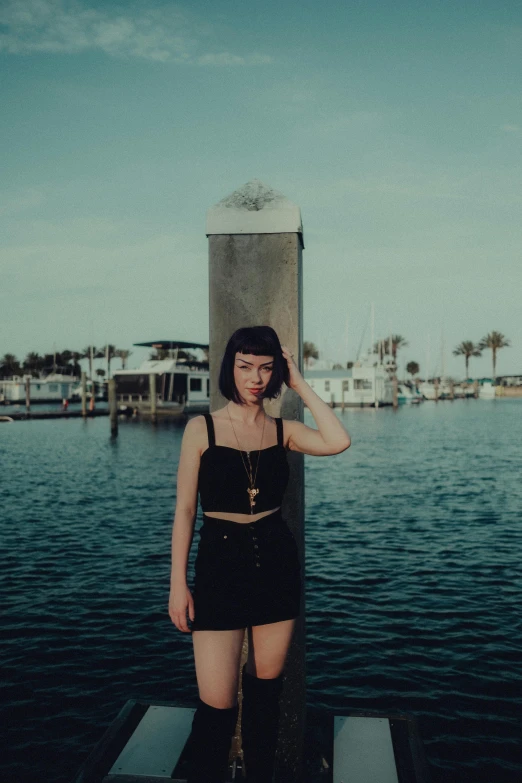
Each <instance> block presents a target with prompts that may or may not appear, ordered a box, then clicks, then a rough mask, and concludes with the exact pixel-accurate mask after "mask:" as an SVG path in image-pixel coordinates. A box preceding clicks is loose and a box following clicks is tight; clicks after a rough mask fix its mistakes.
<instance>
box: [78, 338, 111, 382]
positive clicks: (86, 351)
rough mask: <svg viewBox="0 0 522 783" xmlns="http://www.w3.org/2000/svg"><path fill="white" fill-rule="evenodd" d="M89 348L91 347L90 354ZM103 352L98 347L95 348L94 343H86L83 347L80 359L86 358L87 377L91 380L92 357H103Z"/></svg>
mask: <svg viewBox="0 0 522 783" xmlns="http://www.w3.org/2000/svg"><path fill="white" fill-rule="evenodd" d="M91 348H92V354H91ZM104 355H105V354H104V353H103V351H102V350H100V349H99V348H95V347H94V345H92V346H91V345H88V346H87V348H84V349H83V352H82V354H81V358H82V359H88V360H89V378H90V379H91V380H92V377H93V376H92V364H93V359H103V357H104Z"/></svg>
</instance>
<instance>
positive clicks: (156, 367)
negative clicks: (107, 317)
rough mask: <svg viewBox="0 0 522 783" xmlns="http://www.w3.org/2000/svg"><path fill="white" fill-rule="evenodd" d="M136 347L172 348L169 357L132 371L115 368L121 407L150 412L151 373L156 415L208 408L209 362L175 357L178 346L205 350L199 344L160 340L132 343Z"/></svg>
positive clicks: (146, 362) (145, 362) (144, 364)
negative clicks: (171, 355)
mask: <svg viewBox="0 0 522 783" xmlns="http://www.w3.org/2000/svg"><path fill="white" fill-rule="evenodd" d="M134 344H135V345H139V346H147V347H151V348H156V349H161V350H166V351H172V352H173V353H174V356H173V357H171V358H168V359H148V360H146V361H144V362H142V363H141V365H140V366H139V367H137V368H136V369H134V370H116V371H115V372H114V375H113V378H114V380H115V381H116V399H117V402H118V406H119V409H120V410H123V409H124V408H126V409H127V408H129V409H132V410H136V409H137V411H138V412H139V413H149V412H150V401H151V400H150V376H151V375H154V376H155V385H156V412H157V414H158V415H168V416H180V415H181V414H183V413H200V412H206V411H208V410H209V406H210V380H209V371H208V362H206V361H197V360H185V359H179V360H178V359H177V355H178V351H179V349H180V348H182V349H185V348H187V349H188V348H200V349H208V345H204V344H201V343H186V342H179V341H178V342H176V341H162V342H154V343H134Z"/></svg>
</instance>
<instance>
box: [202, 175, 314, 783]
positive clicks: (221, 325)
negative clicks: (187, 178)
mask: <svg viewBox="0 0 522 783" xmlns="http://www.w3.org/2000/svg"><path fill="white" fill-rule="evenodd" d="M264 187H265V186H264ZM242 190H244V189H242ZM248 192H249V191H248V189H247V192H246V196H248ZM239 193H240V195H239V196H237V198H236V197H235V198H231V197H228V203H229V204H230V206H229V207H224V208H225V209H230V210H231V212H232V213H234V214H230V215H227V216H226V219H224V220H223V225H225V226H227V227H229V228H231V229H232V231H233V233H231V234H226V233H222V232H221V231H218V230H217V229H218V227H219V225H220V224H219V223H214V224H212V222H211V221H208V222H207V228H208V227H209V226H213V229H214V231H215V233H213V234H211V235H210V236H209V292H210V293H209V298H210V303H209V304H210V351H209V362H210V410H211V411H213V410H216V409H217V408H221V407H223V406H224V405H225V404H226V402H227V400H225V399H224V398H223V397H222V396H221V395H220V393H219V391H218V376H219V369H220V362H221V358H222V356H223V353H224V350H225V347H226V344H227V342H228V340H229V338H230V336H231V335H232V333H233V332H234V331H235V330H236V329H238V328H240V327H243V326H260V325H268V326H271V327H272V328H273V329H275V331H276V332H277V334H278V336H279V339H280V340H281V343H283V344H284V345H287V346H288V347H289V349H290V350H291V351H293V353H294V358H295V359H296V362H297V364H298V367H299V368H300V369H301V371H302V367H303V357H302V345H303V334H302V332H303V317H302V313H303V309H302V308H303V294H302V285H303V282H302V281H303V276H302V249H303V242H302V234H301V233H300V232H299V230H298V229H299V227H300V226H301V219H300V215H299V218H298V220H297V221H296V220H295V214H294V215H293V217H292V221H293V222H292V223H291V225H292V226H293V227H294V230H293V231H283V232H280V233H278V232H273V233H267V232H265V231H260V232H259V233H242V232H241V231H240V230H238V229H239V228H240V227H241V225H245V224H244V223H242V221H243V218H244V215H243V212H248V211H250V212H254V211H257V212H260V211H261V212H262V211H264V209H265V208H266V206H263V199H262V194H261V196H260V199H261V200H258V201H257V202H256V203H257V205H258V208H256V209H255V210H254V209H251V210H249V209H248V208H246V207H245V208H244V209H243V208H242V207H241V206H239V208H238V203H240V202H241V199H242V198H243V199H244V198H245V197H246V196H245V193H243V196H242V195H241V191H240V192H239ZM283 198H284V197H283ZM225 201H227V200H226V199H225ZM220 203H221V205H223V202H220ZM266 203H267V204H273V203H274V199H271V200H270V199H269V200H268V201H267V202H266ZM280 203H281V202H280ZM292 206H293V207H295V205H292ZM220 209H221V207H220ZM296 209H298V208H296ZM210 212H212V210H210ZM214 217H215V215H214ZM286 217H288V214H287V215H286ZM265 218H267V216H266V215H265ZM270 219H272V218H270ZM285 220H286V218H285ZM285 220H283V219H282V220H281V221H280V222H279V223H278V222H277V221H275V222H274V221H273V220H272V223H271V225H272V226H273V225H288V221H287V220H286V222H285ZM267 222H269V221H268V218H267V220H266V221H265V225H266V224H267ZM265 409H266V411H267V413H269V414H270V415H271V416H282V417H283V418H284V419H294V420H298V421H303V403H302V400H301V398H300V397H299V395H297V394H296V393H295V392H293V391H292V390H291V389H287V388H286V387H283V392H282V395H281V397H280V398H279V399H278V400H274V401H273V402H268V401H267V402H266V403H265ZM288 463H289V466H290V481H289V485H288V490H287V492H286V495H285V498H284V502H283V509H282V511H283V516H284V517H285V519H286V520H287V521H288V525H289V527H290V529H291V530H292V532H293V533H294V535H295V538H296V541H297V544H298V547H299V553H300V558H301V568H302V574H303V592H302V595H301V615H300V618H299V619H298V622H297V626H296V629H295V633H294V637H293V641H292V645H291V647H290V650H289V653H288V658H287V663H286V667H285V687H284V691H283V695H282V699H281V727H280V736H279V751H278V755H279V767H280V769H279V777H278V779H280V780H292V779H293V778H294V777H296V776H297V774H298V773H299V771H300V768H301V762H302V757H303V742H304V729H305V718H306V715H305V710H306V681H305V674H306V671H305V605H304V456H303V455H302V454H297V453H295V452H289V453H288Z"/></svg>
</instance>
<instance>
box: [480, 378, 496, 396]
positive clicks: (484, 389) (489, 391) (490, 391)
mask: <svg viewBox="0 0 522 783" xmlns="http://www.w3.org/2000/svg"><path fill="white" fill-rule="evenodd" d="M495 395H496V386H495V384H494V383H493V381H482V383H481V384H480V386H479V399H481V400H492V399H494V397H495Z"/></svg>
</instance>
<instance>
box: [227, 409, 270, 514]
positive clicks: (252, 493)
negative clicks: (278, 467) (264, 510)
mask: <svg viewBox="0 0 522 783" xmlns="http://www.w3.org/2000/svg"><path fill="white" fill-rule="evenodd" d="M227 413H228V418H229V419H230V424H231V425H232V430H233V432H234V435H236V431H235V429H234V425H233V424H232V419H231V417H230V411H229V410H228V405H227ZM265 419H266V416H265V415H264V413H263V429H262V430H261V443H260V444H259V454H258V455H257V465H256V475H255V476H254V478H252V463H251V462H250V452H249V451H247V452H246V455H247V458H248V464H249V465H250V470H249V469H248V468H247V466H246V462H245V460H244V459H243V452H242V451H241V445H240V443H239V440H238V437H237V435H236V440H237V445H238V446H239V454H240V455H241V461H242V463H243V465H244V468H245V470H246V474H247V476H248V480H249V483H250V486H249V487H248V489H247V492H248V498H249V500H250V513H251V514H253V513H254V506H255V505H256V501H255V500H254V498H255V497H256V495H259V489H258V488H256V487H255V486H254V485H255V483H256V479H257V469H258V468H259V460H260V458H261V446H262V445H263V434H264V432H265Z"/></svg>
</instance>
